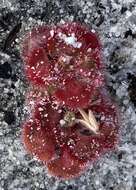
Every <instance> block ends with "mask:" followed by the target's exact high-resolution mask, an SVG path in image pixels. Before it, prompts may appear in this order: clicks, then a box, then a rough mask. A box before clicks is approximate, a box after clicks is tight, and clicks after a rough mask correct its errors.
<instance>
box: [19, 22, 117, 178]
mask: <svg viewBox="0 0 136 190" xmlns="http://www.w3.org/2000/svg"><path fill="white" fill-rule="evenodd" d="M21 55H22V58H23V61H24V67H25V73H26V76H27V78H28V80H29V81H30V83H31V86H32V88H31V90H30V91H29V92H28V93H27V96H26V99H27V104H31V103H32V104H33V106H32V108H31V114H30V116H29V118H28V119H27V121H26V122H25V123H24V124H23V128H22V139H23V143H24V146H25V148H26V150H27V151H28V152H29V153H30V154H32V155H34V156H35V157H37V158H38V159H39V160H40V161H42V162H43V163H44V164H45V165H46V166H47V168H48V171H49V173H50V174H52V175H53V176H56V177H59V178H62V179H71V178H74V177H76V176H79V175H80V174H81V173H82V172H83V171H85V169H86V168H88V167H89V164H90V162H94V161H95V160H97V159H98V158H99V157H100V156H101V155H103V154H104V153H106V152H107V151H109V150H112V149H114V148H115V147H116V144H117V142H118V133H119V126H120V123H119V114H118V110H117V107H116V105H115V104H114V103H113V101H112V100H111V99H110V97H109V95H108V93H107V91H106V88H105V79H104V70H105V68H104V66H103V64H102V61H101V44H100V40H99V38H98V37H97V35H96V34H95V33H94V32H92V31H90V30H89V28H88V27H86V26H82V25H81V24H79V23H65V24H62V25H57V26H43V25H42V26H38V27H36V28H33V29H32V30H31V31H30V32H28V34H27V35H26V37H25V39H24V40H23V42H22V53H21Z"/></svg>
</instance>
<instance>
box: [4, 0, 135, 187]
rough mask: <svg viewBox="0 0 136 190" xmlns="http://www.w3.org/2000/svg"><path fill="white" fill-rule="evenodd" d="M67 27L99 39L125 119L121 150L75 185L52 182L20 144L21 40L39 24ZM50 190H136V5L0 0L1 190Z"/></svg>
mask: <svg viewBox="0 0 136 190" xmlns="http://www.w3.org/2000/svg"><path fill="white" fill-rule="evenodd" d="M63 21H80V22H81V23H86V24H88V25H89V26H90V28H93V29H95V30H96V31H97V32H98V33H99V36H100V39H101V41H102V44H103V55H104V63H105V64H106V67H107V70H108V73H107V78H108V90H109V91H110V93H111V96H113V97H114V99H115V100H116V102H118V105H119V107H120V111H121V114H122V127H121V135H120V144H119V146H118V149H117V150H116V151H114V152H112V153H109V154H107V155H105V156H104V157H103V158H102V159H100V160H99V161H98V162H97V163H96V164H95V165H94V166H90V169H88V171H87V172H86V173H85V174H83V175H82V176H81V177H79V178H77V179H74V180H71V181H59V180H57V179H55V178H53V177H51V176H49V175H48V174H47V171H46V169H45V168H44V167H43V166H42V165H41V164H40V163H38V162H37V161H36V160H34V159H33V158H31V157H30V156H28V155H27V153H26V152H25V150H24V148H23V145H22V142H21V139H20V131H21V130H20V129H21V128H20V124H21V122H22V121H23V119H24V118H25V111H24V94H25V91H26V89H27V87H28V82H27V81H26V79H25V76H24V74H23V63H22V60H21V58H20V54H19V52H20V46H19V45H20V38H21V35H22V34H23V32H24V30H25V29H29V27H31V26H32V25H34V24H37V23H41V22H45V23H47V24H49V23H53V24H55V23H58V22H63ZM18 22H22V26H21V30H20V33H19V34H18V36H17V37H16V38H15V40H14V42H13V43H12V44H7V45H6V47H5V48H4V43H5V40H6V38H7V36H8V33H9V31H11V30H12V29H13V27H14V26H15V25H16V24H17V23H18ZM3 48H4V50H3ZM46 189H47V190H136V1H135V0H99V1H98V0H90V1H89V0H0V190H46Z"/></svg>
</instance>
